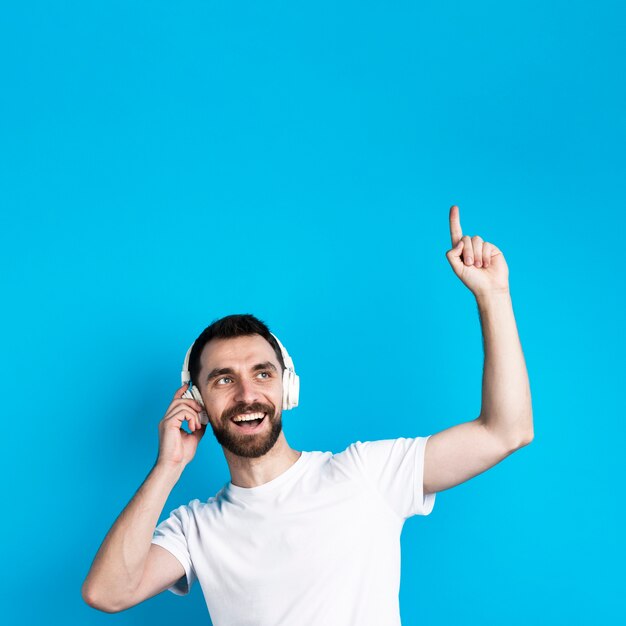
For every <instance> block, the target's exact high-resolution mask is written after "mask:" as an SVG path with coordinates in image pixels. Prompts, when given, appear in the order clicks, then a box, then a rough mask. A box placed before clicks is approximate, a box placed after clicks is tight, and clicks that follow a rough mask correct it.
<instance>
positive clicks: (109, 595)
mask: <svg viewBox="0 0 626 626" xmlns="http://www.w3.org/2000/svg"><path fill="white" fill-rule="evenodd" d="M185 387H186V386H185V385H183V387H181V388H180V389H179V390H178V391H177V392H176V394H175V395H174V400H173V401H172V403H171V404H170V406H169V408H168V410H167V412H166V414H165V417H164V418H163V419H162V420H161V422H160V423H159V456H158V459H157V462H156V464H155V466H154V467H153V468H152V470H151V471H150V473H149V474H148V476H147V478H146V480H145V481H144V482H143V484H142V485H141V487H140V488H139V490H138V491H137V493H136V494H135V495H134V496H133V498H132V500H131V501H130V502H129V503H128V505H127V506H126V508H125V509H124V510H123V511H122V513H121V514H120V516H119V517H118V518H117V520H116V521H115V523H114V524H113V526H112V527H111V529H110V530H109V532H108V533H107V535H106V537H105V538H104V541H103V542H102V545H101V546H100V549H99V550H98V552H97V554H96V556H95V558H94V561H93V563H92V565H91V568H90V570H89V573H88V574H87V577H86V578H85V581H84V583H83V586H82V596H83V599H84V600H85V602H86V603H87V604H88V605H89V606H91V607H93V608H96V609H99V610H101V611H105V612H107V613H115V612H118V611H122V610H124V609H127V608H129V607H131V606H134V605H135V604H138V603H139V602H142V601H143V600H146V599H147V598H150V597H152V596H154V595H156V594H157V593H160V592H161V591H164V590H165V589H167V588H168V587H169V586H171V585H172V584H174V583H175V582H176V581H177V580H179V579H180V578H182V576H184V574H185V571H184V568H183V566H182V565H181V563H180V562H179V561H178V559H177V558H176V557H175V556H174V555H173V554H171V553H170V552H168V551H167V550H165V549H164V548H161V547H160V546H157V545H154V544H152V537H153V534H154V530H155V528H156V525H157V522H158V520H159V515H160V514H161V512H162V511H163V507H164V506H165V502H166V501H167V498H168V496H169V494H170V493H171V491H172V489H173V487H174V485H175V484H176V483H177V481H178V479H179V478H180V476H181V474H182V473H183V470H184V468H185V467H186V465H187V464H188V463H189V462H190V461H191V460H192V459H193V456H194V455H195V451H196V448H197V445H198V442H199V441H200V439H201V438H202V436H203V435H204V432H205V430H206V426H202V425H201V424H200V416H199V410H200V405H199V404H198V403H197V402H195V400H190V399H183V398H182V397H181V396H182V394H183V393H184V391H185ZM185 419H187V420H188V423H189V428H190V429H191V430H192V433H191V434H189V433H186V432H185V431H184V430H182V429H181V424H182V422H183V421H184V420H185Z"/></svg>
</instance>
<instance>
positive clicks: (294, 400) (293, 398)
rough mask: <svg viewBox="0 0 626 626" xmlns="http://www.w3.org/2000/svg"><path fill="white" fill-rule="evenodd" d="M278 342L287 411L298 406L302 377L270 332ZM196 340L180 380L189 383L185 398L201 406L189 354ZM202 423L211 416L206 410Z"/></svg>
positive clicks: (283, 347)
mask: <svg viewBox="0 0 626 626" xmlns="http://www.w3.org/2000/svg"><path fill="white" fill-rule="evenodd" d="M270 334H271V335H272V337H274V339H276V342H277V343H278V345H279V346H280V351H281V353H282V355H283V361H284V362H285V370H284V372H283V411H287V410H289V409H293V408H294V407H296V406H298V396H299V395H300V377H299V376H298V375H297V374H296V370H295V369H294V366H293V360H292V359H291V357H290V356H289V353H288V352H287V350H286V349H285V346H283V344H282V343H280V340H279V339H278V337H277V336H276V335H275V334H274V333H270ZM195 343H196V342H195V341H194V342H193V343H192V344H191V346H190V347H189V350H187V354H186V355H185V362H184V363H183V370H182V372H181V374H180V382H181V384H183V385H184V384H185V383H189V388H188V389H187V391H185V393H184V394H183V398H191V399H192V400H195V401H196V402H198V403H199V404H200V406H202V407H204V402H203V401H202V396H201V395H200V391H199V390H198V388H197V387H194V386H193V383H192V382H191V374H190V373H189V356H190V355H191V349H192V348H193V346H194V345H195ZM200 423H202V424H208V423H209V416H208V415H207V414H206V411H201V412H200Z"/></svg>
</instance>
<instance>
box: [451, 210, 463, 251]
mask: <svg viewBox="0 0 626 626" xmlns="http://www.w3.org/2000/svg"><path fill="white" fill-rule="evenodd" d="M461 237H463V230H462V229H461V215H460V211H459V207H458V206H457V205H456V204H453V205H452V206H451V207H450V239H451V240H452V247H454V246H456V244H457V243H458V242H459V239H461Z"/></svg>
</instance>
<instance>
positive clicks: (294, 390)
mask: <svg viewBox="0 0 626 626" xmlns="http://www.w3.org/2000/svg"><path fill="white" fill-rule="evenodd" d="M299 397H300V376H298V374H296V373H295V372H291V387H290V389H289V403H290V404H291V408H293V407H296V406H298V398H299Z"/></svg>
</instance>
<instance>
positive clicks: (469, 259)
mask: <svg viewBox="0 0 626 626" xmlns="http://www.w3.org/2000/svg"><path fill="white" fill-rule="evenodd" d="M463 263H465V265H472V264H473V263H474V253H473V251H472V240H471V239H470V238H469V235H464V236H463Z"/></svg>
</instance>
